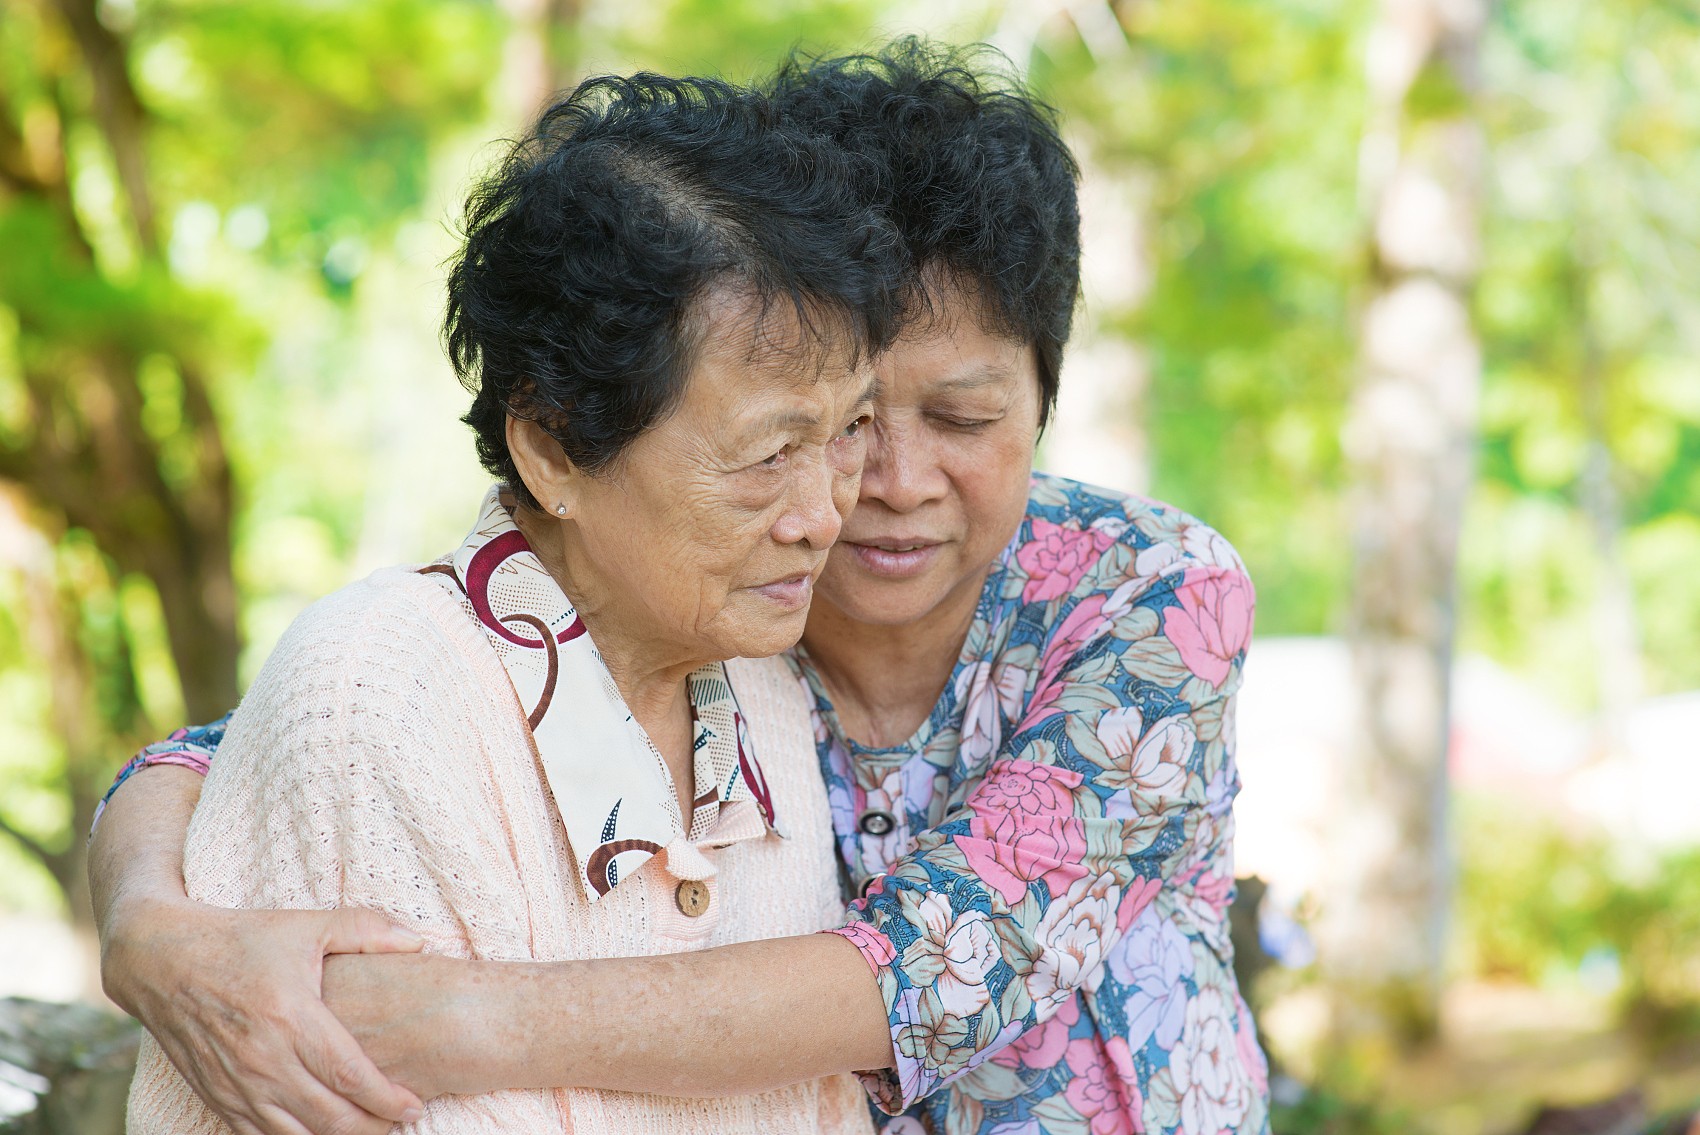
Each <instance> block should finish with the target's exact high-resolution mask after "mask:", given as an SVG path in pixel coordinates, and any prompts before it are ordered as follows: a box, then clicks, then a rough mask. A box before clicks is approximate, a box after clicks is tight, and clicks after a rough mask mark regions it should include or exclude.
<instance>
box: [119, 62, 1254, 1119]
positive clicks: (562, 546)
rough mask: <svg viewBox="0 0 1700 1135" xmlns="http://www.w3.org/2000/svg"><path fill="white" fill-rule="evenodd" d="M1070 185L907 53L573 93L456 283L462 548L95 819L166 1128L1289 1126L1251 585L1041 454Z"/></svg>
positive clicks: (324, 612) (960, 81)
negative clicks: (743, 80)
mask: <svg viewBox="0 0 1700 1135" xmlns="http://www.w3.org/2000/svg"><path fill="white" fill-rule="evenodd" d="M1075 181H1076V169H1075V165H1074V162H1073V160H1072V159H1071V157H1070V155H1069V153H1068V150H1067V149H1066V147H1065V146H1064V145H1063V143H1062V141H1061V139H1060V137H1059V135H1058V132H1057V124H1056V121H1055V116H1054V114H1053V112H1052V111H1051V110H1050V109H1049V108H1048V107H1046V106H1045V105H1044V104H1043V103H1041V102H1039V101H1037V100H1036V99H1034V98H1033V97H1032V96H1031V95H1030V94H1028V93H1027V92H1026V91H1025V90H1024V89H1023V88H1022V87H1021V86H1020V85H1019V84H1018V83H1016V82H1014V81H1013V80H1011V79H1009V78H1007V77H1006V76H1005V75H1004V74H1003V73H1002V71H1001V70H1000V67H999V61H998V60H997V59H996V58H995V57H993V56H991V55H990V54H989V53H986V52H976V51H953V50H948V49H944V48H940V47H936V46H933V45H929V44H926V43H922V42H917V41H913V40H904V41H899V42H897V43H895V44H893V45H891V46H889V47H887V48H885V49H884V50H882V51H879V52H877V53H874V54H870V55H858V56H850V57H845V58H837V59H816V58H806V57H800V56H799V57H794V58H793V59H792V60H790V61H789V62H787V63H786V64H785V65H783V66H782V67H781V68H780V69H779V70H778V72H777V73H776V74H775V75H774V76H773V77H772V78H770V79H768V80H766V81H764V82H762V83H760V84H757V85H755V86H754V87H751V88H743V87H737V86H733V85H731V84H728V83H725V82H722V81H719V80H712V79H674V78H665V77H661V76H656V75H651V74H638V75H633V76H630V77H625V78H609V77H604V78H597V79H592V80H588V81H586V82H585V83H583V84H581V85H580V86H579V87H578V89H577V90H575V91H573V92H572V93H571V94H569V95H566V96H565V97H563V98H562V99H561V100H560V101H559V102H557V103H555V104H554V105H553V106H551V107H550V108H549V109H548V110H547V111H545V113H544V114H543V115H542V117H541V118H540V120H539V121H538V122H537V123H536V124H535V126H534V127H533V128H532V130H531V131H530V132H529V133H528V134H527V135H526V136H525V137H524V138H522V139H520V140H519V141H518V142H517V143H515V144H514V145H513V146H512V148H511V150H510V152H509V154H508V156H507V158H506V160H505V161H504V162H503V163H502V164H501V165H500V166H499V167H498V168H497V169H496V170H495V171H494V172H493V173H492V174H491V175H490V176H489V177H488V178H487V179H485V180H484V181H483V182H482V183H481V184H480V185H479V186H478V187H477V188H476V189H475V190H474V191H473V193H472V195H471V197H470V199H469V202H468V207H467V214H466V218H465V230H464V231H465V243H464V246H463V248H462V250H461V252H460V254H459V255H458V257H457V258H456V260H455V261H454V263H453V265H452V268H451V271H450V273H449V280H448V306H447V315H446V320H445V329H444V330H445V338H446V342H447V346H448V351H449V356H450V358H451V360H452V362H453V363H454V365H455V367H456V370H457V372H458V373H459V375H460V376H461V379H462V381H463V382H464V383H465V384H466V386H467V387H468V389H469V390H470V391H471V393H472V407H471V409H470V411H469V412H468V413H467V415H466V418H465V421H466V423H467V424H468V425H469V426H470V427H471V428H472V431H473V433H474V435H475V440H476V445H477V448H478V454H479V456H480V458H481V460H482V461H483V463H484V465H485V467H486V468H487V469H488V470H489V472H490V473H491V475H492V477H493V478H494V481H495V483H494V484H493V485H492V487H491V488H490V490H489V491H488V493H486V494H485V496H484V497H483V499H482V501H478V500H468V501H465V502H462V505H461V506H460V507H464V508H465V510H466V512H467V514H468V515H469V517H470V518H471V520H472V528H471V531H470V533H469V535H468V536H467V537H466V539H465V541H464V542H463V543H462V544H461V545H460V546H459V547H458V548H455V549H453V550H452V551H450V552H448V554H446V555H444V556H443V557H442V558H440V559H439V560H436V561H434V562H432V563H428V564H423V565H418V564H415V565H408V566H402V567H395V568H389V569H385V570H382V571H379V572H377V573H375V574H374V575H372V576H371V577H369V578H367V579H365V580H363V581H361V582H358V583H356V584H353V585H351V586H350V587H348V588H345V589H344V590H342V591H340V592H338V593H336V594H334V595H332V596H330V597H328V598H326V599H324V600H322V601H320V602H319V603H317V604H315V605H314V606H312V607H311V608H309V609H308V610H307V611H306V612H305V613H304V614H303V615H302V616H301V617H300V618H299V619H298V620H297V621H296V623H295V624H294V625H293V626H292V627H291V628H290V630H289V631H288V633H286V634H285V635H284V637H283V639H282V640H281V641H280V642H279V643H278V645H277V648H276V650H275V651H274V653H273V655H272V657H271V658H270V660H269V661H268V662H267V663H266V665H265V667H264V669H263V670H262V672H261V673H260V675H259V676H258V678H257V679H256V681H255V683H254V685H253V687H252V689H251V690H250V691H249V693H248V695H247V696H246V698H245V699H244V700H243V702H242V704H241V706H240V707H239V708H237V709H236V710H235V711H234V712H233V713H232V714H231V715H230V716H228V717H227V718H225V719H224V720H222V721H220V722H217V723H215V724H213V725H210V726H203V727H198V728H191V729H187V730H181V731H179V732H178V733H177V734H176V735H175V736H173V737H172V738H171V739H169V740H167V741H164V742H161V743H159V744H156V745H153V746H150V747H149V748H148V749H146V750H144V751H143V752H142V753H141V754H140V755H138V756H137V757H136V758H135V759H134V760H133V761H131V762H130V764H129V765H127V766H126V767H125V769H124V770H123V771H122V772H121V773H120V774H119V778H118V780H117V782H116V783H115V784H114V786H113V789H112V791H111V792H110V793H109V794H108V798H107V803H106V807H105V810H104V813H103V815H102V818H101V820H100V822H99V825H98V827H97V828H96V831H95V834H94V843H93V846H92V850H91V865H92V866H91V871H92V875H93V879H92V882H93V886H94V891H95V898H96V908H97V914H98V916H99V919H100V923H101V929H102V938H103V975H104V978H105V980H106V983H107V987H108V989H109V991H110V992H111V993H112V995H113V996H114V998H115V999H116V1000H118V1001H119V1003H120V1004H122V1005H124V1006H125V1008H127V1009H129V1010H130V1011H131V1012H133V1013H134V1014H136V1015H137V1016H138V1017H140V1018H141V1019H142V1021H143V1022H144V1023H145V1024H146V1025H147V1026H148V1029H149V1031H150V1033H151V1034H152V1038H153V1039H152V1040H150V1041H149V1042H148V1043H147V1044H146V1045H145V1046H144V1050H143V1053H142V1058H141V1064H140V1067H139V1069H138V1072H137V1076H136V1080H135V1083H134V1086H133V1088H132V1092H131V1101H130V1116H129V1130H130V1131H132V1132H136V1133H138V1135H141V1133H154V1132H173V1133H182V1132H219V1131H229V1130H234V1131H236V1132H239V1133H241V1135H252V1133H259V1132H264V1133H265V1135H302V1133H303V1132H313V1133H315V1135H356V1133H359V1135H366V1133H368V1132H374V1133H375V1132H381V1131H385V1130H388V1129H389V1128H390V1127H391V1125H392V1123H397V1122H399V1123H403V1124H406V1125H407V1127H406V1130H409V1131H418V1132H421V1133H425V1132H435V1133H462V1132H524V1133H526V1135H543V1133H548V1132H562V1133H565V1132H574V1133H580V1135H582V1133H585V1132H702V1133H705V1135H708V1133H721V1132H726V1133H733V1132H749V1133H755V1132H763V1133H773V1135H781V1133H783V1135H792V1133H797V1132H809V1131H821V1132H870V1131H874V1130H879V1131H883V1132H886V1133H887V1135H919V1133H923V1132H936V1133H938V1135H1039V1133H1041V1132H1049V1133H1053V1135H1076V1133H1078V1135H1124V1133H1131V1132H1149V1133H1152V1135H1222V1133H1225V1132H1226V1133H1233V1135H1242V1133H1243V1135H1261V1133H1264V1132H1267V1130H1268V1114H1267V1113H1268V1085H1267V1072H1266V1065H1265V1061H1264V1057H1263V1054H1262V1052H1261V1051H1260V1049H1259V1047H1258V1042H1257V1037H1256V1029H1255V1026H1254V1025H1253V1022H1252V1020H1251V1016H1250V1013H1249V1011H1248V1010H1247V1008H1246V1005H1245V1002H1244V1000H1243V999H1242V998H1241V996H1240V993H1239V990H1238V988H1237V985H1236V982H1235V978H1234V969H1233V951H1232V946H1231V945H1230V942H1229V934H1228V908H1229V904H1230V902H1231V899H1232V895H1233V856H1232V848H1233V830H1234V829H1233V800H1234V796H1235V793H1236V792H1237V790H1238V785H1239V781H1238V774H1237V771H1236V767H1235V761H1234V714H1233V710H1234V697H1235V693H1236V691H1237V690H1238V687H1239V684H1240V675H1241V667H1242V665H1243V662H1244V657H1245V649H1246V646H1247V644H1248V642H1249V640H1250V637H1251V625H1252V607H1253V597H1252V588H1251V583H1250V581H1249V579H1248V578H1247V576H1246V573H1245V569H1244V566H1243V565H1242V564H1241V562H1240V560H1239V558H1238V556H1237V555H1236V554H1235V552H1234V550H1233V548H1232V547H1231V546H1230V545H1229V544H1228V543H1227V542H1226V541H1225V540H1224V539H1223V538H1222V537H1221V536H1219V535H1218V534H1217V533H1215V532H1214V531H1213V530H1211V529H1210V528H1209V527H1207V526H1206V525H1205V524H1203V523H1201V522H1200V521H1198V520H1196V519H1194V518H1192V517H1190V516H1188V515H1186V514H1185V513H1183V512H1181V511H1179V510H1177V509H1175V508H1172V507H1170V506H1168V505H1165V504H1162V503H1160V502H1157V501H1152V500H1148V499H1145V498H1141V497H1134V496H1129V495H1127V494H1125V493H1121V492H1116V491H1112V490H1109V489H1102V488H1095V487H1092V486H1089V485H1084V484H1080V483H1077V482H1073V481H1068V480H1064V479H1062V478H1058V477H1054V476H1048V475H1045V474H1041V473H1036V472H1034V470H1033V459H1034V451H1035V445H1036V442H1037V440H1038V437H1039V433H1040V431H1041V430H1042V428H1043V426H1044V424H1045V420H1046V418H1047V416H1048V414H1049V413H1050V411H1051V408H1052V406H1053V405H1054V403H1055V400H1056V396H1057V389H1058V382H1059V374H1060V367H1061V361H1062V354H1063V348H1064V346H1065V344H1066V342H1067V340H1068V336H1069V329H1070V323H1071V319H1072V316H1073V312H1074V308H1075V306H1076V302H1077V298H1078V293H1079V257H1080V234H1079V217H1078V211H1077V208H1076V196H1075ZM418 507H420V508H439V507H443V503H442V502H438V501H419V502H418ZM870 1103H871V1106H870Z"/></svg>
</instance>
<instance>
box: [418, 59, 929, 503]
mask: <svg viewBox="0 0 1700 1135" xmlns="http://www.w3.org/2000/svg"><path fill="white" fill-rule="evenodd" d="M869 160H870V159H869V158H868V157H867V156H866V155H860V154H857V153H854V152H850V151H847V150H845V149H843V148H842V147H840V146H839V145H837V144H836V143H835V142H833V141H832V140H831V139H830V138H827V137H824V136H822V135H820V134H819V133H818V132H815V131H810V130H807V129H805V128H803V127H802V126H801V125H799V124H798V123H794V122H789V121H786V120H785V119H784V118H783V117H782V116H781V115H779V114H778V113H777V112H776V110H775V107H774V105H773V103H772V101H771V100H770V99H769V98H768V97H767V96H765V95H761V94H758V93H755V92H752V91H748V90H745V89H742V88H739V87H737V86H734V85H732V84H730V83H726V82H722V81H720V80H716V79H706V78H670V77H667V76H662V75H655V74H650V73H639V74H635V75H630V76H626V77H615V76H601V77H597V78H592V79H588V80H586V81H585V82H583V83H581V84H579V86H578V87H577V88H576V89H575V90H574V91H573V92H572V93H571V94H569V95H567V96H566V97H564V98H562V99H561V100H560V101H558V102H556V103H555V104H554V105H553V106H551V107H549V108H548V109H547V110H546V111H545V112H544V113H543V115H542V117H541V118H540V119H539V120H538V122H537V124H536V126H535V127H533V128H532V130H531V131H530V132H529V133H528V134H526V135H525V137H523V138H521V139H520V140H519V141H517V142H515V143H513V145H512V146H511V148H510V150H509V152H508V154H507V156H506V159H505V160H504V161H503V162H502V163H501V164H500V166H499V167H498V168H497V169H496V170H495V172H494V173H493V174H492V175H491V176H489V177H488V178H487V179H485V180H484V181H483V182H481V183H480V184H479V185H478V186H477V187H476V188H475V189H474V190H473V191H472V193H471V195H470V197H469V198H468V201H467V206H466V218H465V222H464V225H465V243H464V245H463V247H462V249H461V251H460V253H459V255H458V256H457V257H456V258H455V260H454V262H453V264H452V266H451V269H450V272H449V279H448V310H447V313H446V315H445V319H444V338H445V341H446V346H447V350H448V355H449V360H450V361H451V362H452V363H453V364H454V367H455V371H456V373H457V374H458V375H459V377H460V379H461V382H462V383H463V385H465V386H466V387H467V388H468V390H470V391H471V392H472V393H473V396H474V397H473V403H472V409H471V410H470V411H469V412H468V413H467V415H466V417H465V419H464V420H465V421H466V423H467V424H468V425H470V426H471V427H472V428H473V431H474V433H475V434H476V435H477V445H478V455H479V458H480V460H481V461H482V462H483V463H484V466H485V468H486V469H488V470H489V471H490V472H491V473H492V474H493V475H495V476H496V477H498V478H500V479H501V480H503V481H505V482H506V483H507V484H508V485H509V486H510V487H511V488H512V489H513V491H514V492H515V494H516V495H517V496H518V497H519V498H520V500H521V501H522V502H523V503H524V504H526V505H528V506H531V507H535V506H536V504H537V502H536V501H535V499H533V498H532V497H531V494H530V493H529V492H528V491H527V490H526V488H525V486H524V485H523V484H522V483H521V481H520V478H519V474H518V471H517V469H515V467H514V463H513V459H512V457H511V455H510V454H509V452H508V446H507V440H506V420H505V419H506V417H507V416H508V415H509V414H513V415H515V416H518V417H521V418H525V419H529V420H532V421H536V422H537V423H538V424H539V425H541V426H542V427H543V428H544V429H545V430H547V431H548V432H549V434H550V435H551V436H552V437H554V439H555V440H556V441H557V442H559V443H560V445H561V448H562V450H563V451H564V452H565V453H566V455H567V457H568V458H569V459H570V460H571V461H572V462H573V463H574V464H575V465H577V466H578V467H579V468H581V469H583V470H585V471H587V472H590V473H596V472H598V471H601V470H603V469H604V468H606V467H608V465H609V464H610V462H612V461H614V460H615V459H616V458H617V457H618V456H619V455H620V453H621V452H622V451H623V450H624V449H625V447H626V446H627V445H629V444H630V443H631V441H632V440H633V439H634V438H636V437H637V436H638V435H639V434H640V433H642V432H643V431H645V430H647V429H649V428H650V427H651V426H653V425H655V424H656V423H657V422H658V421H659V420H660V419H661V417H662V416H663V415H664V414H666V413H667V412H668V410H669V409H671V408H672V407H673V406H674V405H675V404H676V403H677V401H678V398H679V396H680V395H681V393H682V391H683V387H684V381H685V377H686V375H687V373H688V371H689V368H690V365H691V361H692V359H693V358H694V355H695V348H696V346H697V343H698V342H699V340H700V335H701V333H702V331H703V330H704V329H703V328H702V327H700V326H697V322H698V321H696V320H694V319H693V314H694V313H695V311H696V308H697V305H698V303H699V301H701V300H702V299H704V298H705V296H706V295H707V293H708V292H709V290H710V289H711V288H714V287H718V286H721V285H731V286H734V287H736V288H738V289H739V290H740V291H741V292H742V293H744V294H746V295H748V296H749V297H751V298H753V299H755V300H758V301H759V302H760V308H759V310H760V312H762V313H765V312H766V311H767V310H768V306H769V305H770V304H771V303H773V302H775V301H778V302H781V303H785V304H789V305H791V306H792V307H794V309H795V311H796V312H797V314H798V315H799V317H800V318H801V319H802V322H803V325H804V327H805V328H806V329H807V330H808V331H810V332H812V333H813V337H814V339H815V340H816V341H817V342H818V343H822V344H825V345H827V346H828V347H831V348H833V349H837V348H839V347H844V348H848V349H849V350H851V351H852V352H871V351H878V350H879V349H882V348H883V347H885V346H886V345H887V344H889V343H890V341H891V339H892V338H893V337H894V335H895V334H896V332H897V330H898V327H899V318H900V314H901V309H902V306H903V303H904V301H903V298H902V292H903V291H904V284H903V281H904V279H905V272H906V263H907V261H906V259H905V252H904V249H903V244H902V241H901V240H900V239H899V237H898V236H897V234H896V231H895V229H894V227H893V226H892V224H891V222H890V220H889V219H888V217H887V216H886V214H885V212H884V210H883V209H882V208H880V207H878V205H877V204H876V203H874V202H871V201H870V200H869V199H868V197H867V192H868V189H869V186H871V185H873V184H875V183H876V181H877V177H875V176H874V175H872V174H870V172H869V170H868V169H867V165H868V162H869ZM757 318H760V316H758V317H757Z"/></svg>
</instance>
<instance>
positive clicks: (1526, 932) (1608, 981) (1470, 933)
mask: <svg viewBox="0 0 1700 1135" xmlns="http://www.w3.org/2000/svg"><path fill="white" fill-rule="evenodd" d="M1465 804H1466V806H1465V808H1464V809H1463V810H1462V814H1461V816H1460V823H1459V832H1460V846H1459V859H1460V862H1461V864H1462V870H1461V872H1460V876H1459V888H1458V906H1459V914H1460V918H1461V925H1460V927H1459V934H1458V940H1459V941H1460V942H1461V943H1462V944H1463V947H1464V949H1465V952H1466V955H1467V956H1466V959H1465V965H1466V967H1467V968H1468V969H1469V970H1470V971H1473V972H1475V973H1477V974H1479V975H1481V976H1482V977H1485V978H1489V979H1496V980H1508V979H1509V980H1513V981H1519V982H1523V983H1526V984H1528V985H1536V986H1538V985H1543V984H1552V985H1560V986H1569V987H1572V988H1577V989H1580V990H1582V991H1584V992H1591V993H1595V994H1598V995H1601V996H1609V997H1611V998H1612V999H1613V1000H1614V1002H1615V1003H1616V1005H1617V1006H1618V1008H1619V1010H1620V1011H1621V1012H1623V1013H1625V1014H1628V1015H1631V1016H1632V1017H1634V1018H1635V1019H1636V1023H1638V1024H1640V1025H1644V1026H1650V1027H1651V1028H1652V1029H1653V1031H1654V1032H1658V1033H1668V1034H1672V1035H1674V1034H1676V1033H1679V1032H1686V1033H1687V1034H1688V1035H1691V1036H1692V1035H1694V1033H1695V1032H1696V1030H1700V848H1686V849H1676V850H1666V851H1662V852H1652V851H1646V850H1639V851H1630V850H1626V849H1624V848H1621V847H1614V846H1613V845H1612V844H1611V843H1610V842H1609V841H1607V840H1606V839H1604V838H1603V837H1601V836H1599V835H1597V834H1593V833H1578V832H1576V831H1573V830H1566V828H1565V827H1564V826H1563V825H1561V824H1560V823H1558V822H1557V821H1555V820H1554V819H1552V818H1551V817H1547V816H1538V815H1530V814H1529V813H1528V812H1527V811H1526V810H1524V809H1520V808H1516V807H1513V806H1511V804H1510V802H1508V801H1504V800H1497V801H1496V800H1484V799H1472V800H1467V801H1466V802H1465Z"/></svg>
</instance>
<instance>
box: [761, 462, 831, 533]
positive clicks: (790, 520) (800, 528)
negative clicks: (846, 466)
mask: <svg viewBox="0 0 1700 1135" xmlns="http://www.w3.org/2000/svg"><path fill="white" fill-rule="evenodd" d="M837 480H838V473H837V471H836V470H834V469H833V467H832V463H831V462H829V461H815V462H810V463H809V464H808V466H807V467H806V468H802V469H798V470H797V472H796V474H795V475H794V476H793V478H792V483H791V493H790V500H789V502H788V503H787V507H786V509H785V512H784V513H783V514H782V515H781V516H780V518H779V521H778V523H776V524H775V525H774V527H773V536H774V539H776V540H778V541H779V542H780V543H781V544H797V543H805V544H808V545H809V546H810V547H811V548H817V549H823V550H824V549H826V548H830V547H831V546H832V544H833V541H835V540H837V539H838V532H839V529H841V528H842V527H843V526H844V517H843V516H842V515H840V513H839V511H838V506H837V504H836V503H834V501H833V491H832V490H833V486H834V484H835V483H836V482H837Z"/></svg>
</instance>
